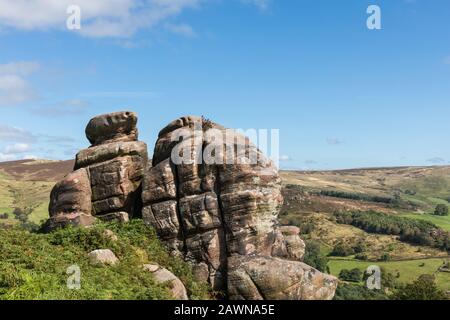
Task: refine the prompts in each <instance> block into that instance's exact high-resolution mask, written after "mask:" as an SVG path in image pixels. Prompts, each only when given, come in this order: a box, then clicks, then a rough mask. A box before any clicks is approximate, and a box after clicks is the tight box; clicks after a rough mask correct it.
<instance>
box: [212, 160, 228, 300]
mask: <svg viewBox="0 0 450 320" xmlns="http://www.w3.org/2000/svg"><path fill="white" fill-rule="evenodd" d="M215 175H216V177H215V182H214V192H215V193H216V196H217V204H218V206H219V215H220V220H221V222H222V228H219V232H221V233H222V234H221V237H219V239H221V241H222V242H223V243H220V244H219V245H220V247H221V248H223V249H224V250H223V251H224V252H223V253H222V252H221V253H220V254H221V255H222V254H223V255H224V265H223V266H222V270H221V272H222V279H223V280H222V281H223V292H224V295H225V298H226V299H228V246H227V232H228V230H227V228H228V227H227V223H226V221H225V214H224V210H223V204H222V198H221V196H222V192H221V190H220V169H219V168H218V167H216V172H215Z"/></svg>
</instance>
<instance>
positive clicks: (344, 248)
mask: <svg viewBox="0 0 450 320" xmlns="http://www.w3.org/2000/svg"><path fill="white" fill-rule="evenodd" d="M352 254H355V251H354V250H353V248H351V247H350V246H348V245H346V244H344V243H342V242H339V243H338V244H336V245H335V246H334V248H333V251H331V253H330V256H334V257H347V256H351V255H352Z"/></svg>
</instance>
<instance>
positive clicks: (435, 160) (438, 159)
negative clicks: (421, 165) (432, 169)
mask: <svg viewBox="0 0 450 320" xmlns="http://www.w3.org/2000/svg"><path fill="white" fill-rule="evenodd" d="M427 162H430V163H433V164H442V163H445V159H444V158H441V157H434V158H431V159H427Z"/></svg>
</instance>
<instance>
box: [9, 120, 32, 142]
mask: <svg viewBox="0 0 450 320" xmlns="http://www.w3.org/2000/svg"><path fill="white" fill-rule="evenodd" d="M36 140H37V138H36V136H35V135H33V134H32V133H31V132H28V131H27V130H24V129H21V128H16V127H11V126H9V125H2V124H0V141H3V142H24V143H31V142H35V141H36Z"/></svg>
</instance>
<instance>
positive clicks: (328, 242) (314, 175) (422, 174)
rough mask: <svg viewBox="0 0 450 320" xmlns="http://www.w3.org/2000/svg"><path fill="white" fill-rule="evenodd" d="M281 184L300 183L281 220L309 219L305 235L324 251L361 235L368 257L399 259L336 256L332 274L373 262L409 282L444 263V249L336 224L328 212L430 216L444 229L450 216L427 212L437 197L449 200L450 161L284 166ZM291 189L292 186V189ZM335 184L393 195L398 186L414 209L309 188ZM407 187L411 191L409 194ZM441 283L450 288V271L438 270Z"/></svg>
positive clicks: (448, 226)
mask: <svg viewBox="0 0 450 320" xmlns="http://www.w3.org/2000/svg"><path fill="white" fill-rule="evenodd" d="M281 175H282V177H283V181H284V183H285V184H294V185H297V186H300V187H301V188H302V189H303V191H304V192H303V193H302V192H300V193H298V194H297V195H295V193H293V194H292V195H291V196H287V197H285V199H286V200H287V203H285V206H284V211H285V212H284V215H283V217H282V219H283V221H284V222H296V221H297V223H298V224H300V225H305V224H311V225H313V226H314V227H313V230H312V232H311V233H310V234H308V235H307V236H305V237H310V238H312V239H315V240H320V242H321V243H322V245H323V248H324V251H326V252H328V251H330V248H332V246H333V245H334V244H335V243H337V242H339V241H344V242H346V243H349V244H354V243H357V242H358V241H361V240H363V241H364V243H366V244H367V245H368V249H367V252H366V253H367V254H368V256H369V258H370V259H374V258H376V257H377V256H380V255H381V254H383V253H384V252H388V253H389V254H390V256H391V257H392V258H393V259H396V260H400V259H401V260H402V261H391V262H362V261H357V260H352V259H351V258H352V257H348V258H349V259H346V260H342V259H335V258H332V260H331V261H330V263H329V266H330V269H331V272H332V274H334V275H338V274H339V272H340V270H341V269H343V268H345V269H352V268H355V267H357V268H360V269H361V270H363V269H365V268H367V266H368V265H371V264H376V265H380V266H385V267H386V269H387V270H388V271H389V272H393V273H396V272H397V271H398V272H400V279H399V280H400V281H402V282H409V281H412V280H414V279H415V278H417V277H418V276H419V275H421V274H432V273H434V272H435V271H436V270H437V268H438V266H439V265H441V264H442V261H443V258H444V256H447V253H445V252H442V251H438V250H435V249H431V248H426V247H419V246H411V245H409V244H405V243H401V242H400V241H398V240H397V239H396V238H395V237H392V236H386V235H376V234H368V233H366V232H364V231H363V230H360V229H358V228H355V227H352V226H347V225H337V224H336V223H335V222H334V221H333V219H332V218H331V215H332V213H333V212H334V211H336V210H337V211H340V210H344V211H346V210H363V211H367V210H375V211H380V212H385V213H390V214H400V215H402V216H407V217H409V218H414V219H423V220H428V221H431V222H433V223H435V224H436V225H438V226H440V227H441V228H443V229H445V230H449V231H450V217H437V216H433V215H431V214H430V213H431V212H432V211H433V210H434V207H435V205H436V204H438V203H444V204H448V202H447V201H446V200H445V199H448V198H450V167H426V168H425V167H424V168H387V169H371V170H344V171H326V172H287V171H285V172H282V173H281ZM294 190H295V189H294ZM320 190H338V191H344V192H354V193H362V194H368V195H380V196H392V195H393V194H394V192H399V191H400V195H401V198H402V199H404V200H409V201H412V202H414V203H416V204H417V205H418V206H419V208H418V209H419V210H418V211H417V212H411V211H405V210H401V209H398V208H390V207H388V206H385V205H383V204H377V203H370V202H365V201H354V200H347V199H340V198H332V197H319V196H315V195H313V194H311V193H310V191H320ZM406 190H409V191H413V192H412V193H415V194H413V195H410V194H408V193H409V192H408V193H405V191H406ZM435 256H443V258H437V259H423V260H407V261H404V260H403V259H418V258H426V257H435ZM422 262H423V263H425V266H423V267H420V265H421V263H422ZM436 279H437V282H438V284H439V286H440V287H441V288H443V289H446V290H450V274H448V273H439V274H437V275H436Z"/></svg>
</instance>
